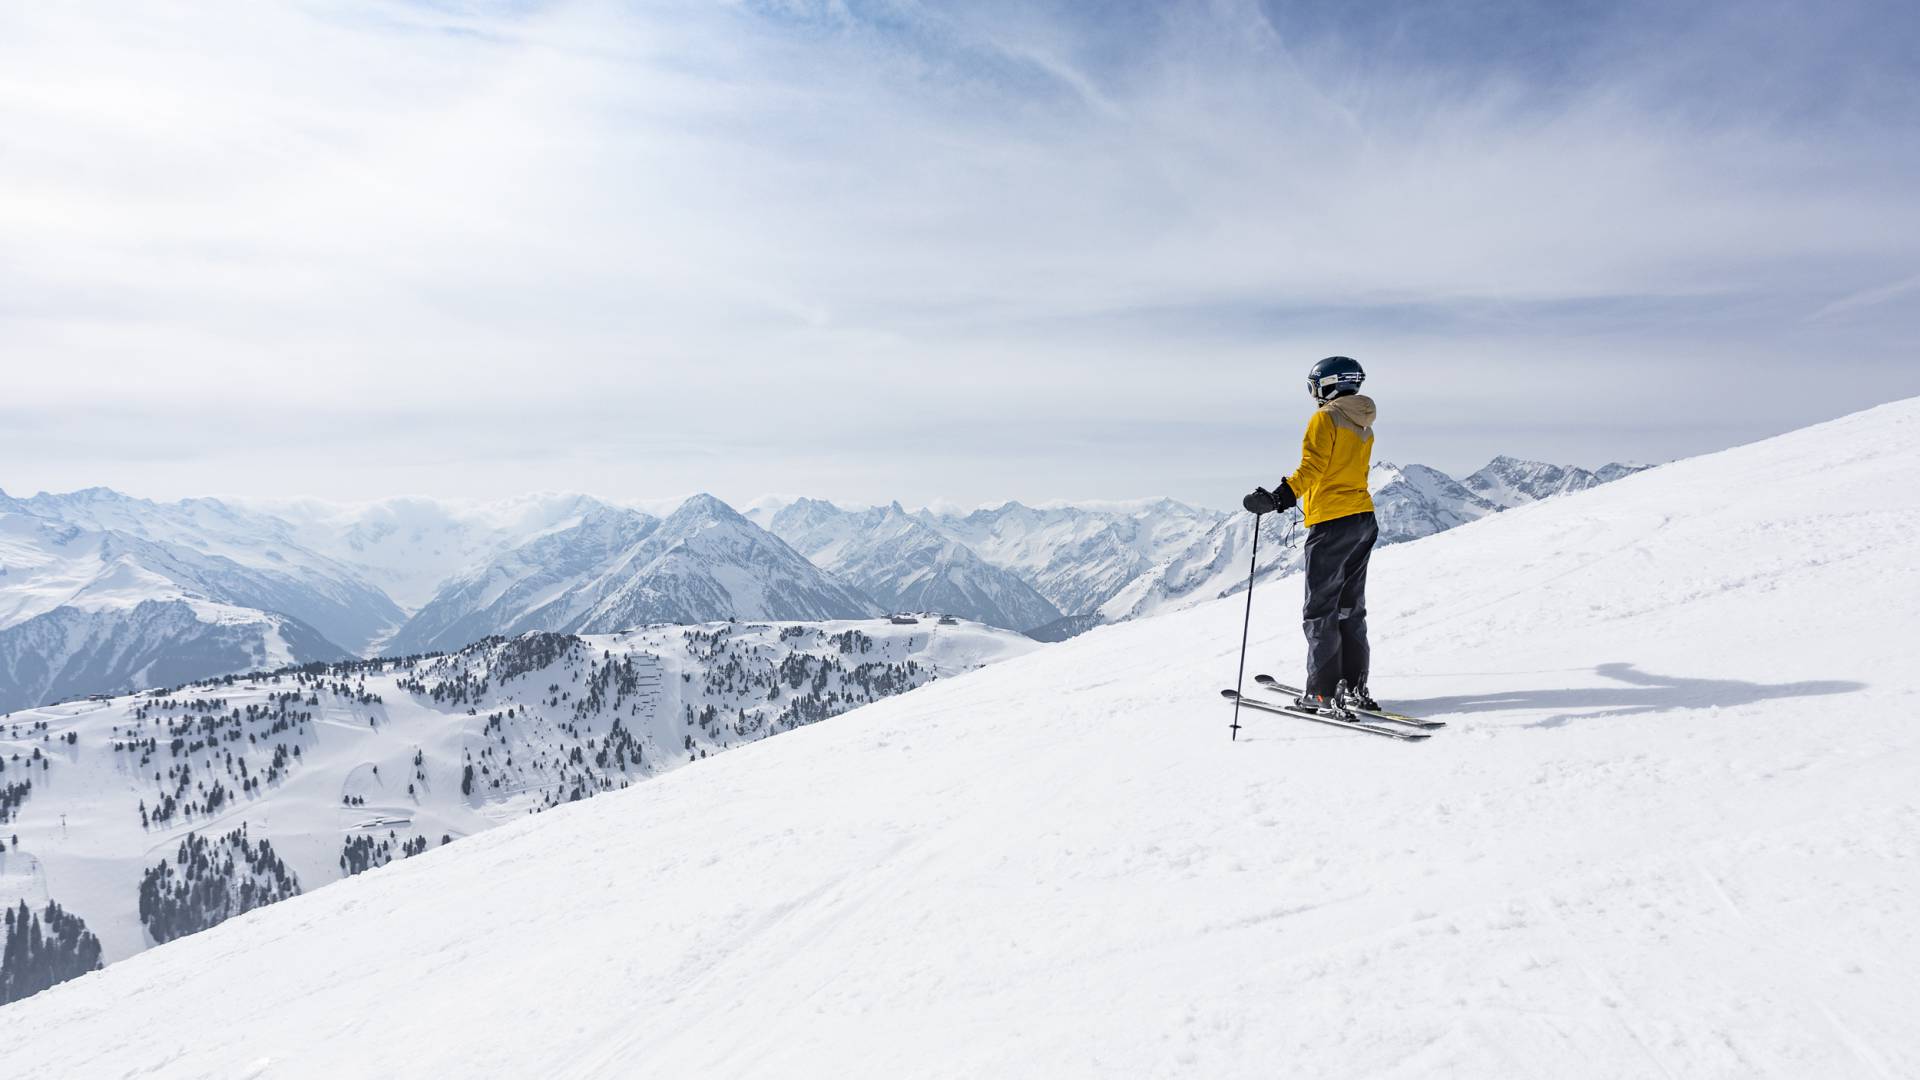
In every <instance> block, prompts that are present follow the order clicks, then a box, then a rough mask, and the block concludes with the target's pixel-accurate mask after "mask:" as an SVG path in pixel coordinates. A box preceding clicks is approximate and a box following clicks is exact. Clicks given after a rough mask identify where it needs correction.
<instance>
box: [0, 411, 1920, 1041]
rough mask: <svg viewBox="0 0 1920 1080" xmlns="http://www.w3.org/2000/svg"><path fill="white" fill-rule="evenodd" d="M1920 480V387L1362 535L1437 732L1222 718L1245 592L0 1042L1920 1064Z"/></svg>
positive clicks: (900, 707) (832, 725) (484, 838)
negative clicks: (1725, 447) (1398, 737)
mask: <svg viewBox="0 0 1920 1080" xmlns="http://www.w3.org/2000/svg"><path fill="white" fill-rule="evenodd" d="M1915 476H1920V402H1916V401H1907V402H1900V403H1896V404H1894V405H1890V406H1886V407H1883V408H1880V409H1877V410H1874V411H1872V412H1869V413H1864V414H1860V415H1857V416H1853V417H1849V418H1846V419H1843V420H1840V421H1836V422H1834V423H1831V424H1826V425H1823V426H1821V427H1818V428H1814V429H1809V430H1807V431H1804V432H1799V433H1796V434H1793V435H1789V436H1786V437H1783V438H1780V439H1776V440H1772V441H1769V442H1766V443H1761V444H1758V445H1755V446H1751V447H1746V448H1742V449H1739V450H1735V451H1730V452H1728V453H1724V454H1719V455H1714V456H1712V457H1708V458H1701V459H1696V460H1694V461H1689V462H1683V463H1680V464H1677V465H1672V466H1668V467H1664V468H1661V469H1657V470H1654V471H1652V472H1649V473H1645V474H1642V475H1639V476H1633V477H1629V478H1627V479H1625V480H1622V481H1619V482H1618V483H1616V484H1613V485H1609V486H1606V487H1603V488H1598V489H1595V490H1593V491H1590V492H1587V493H1584V494H1581V495H1578V496H1575V497H1571V498H1567V499H1562V500H1553V501H1549V502H1544V503H1540V504H1536V505H1532V506H1526V507H1522V508H1520V509H1518V510H1514V511H1511V512H1509V513H1505V514H1501V515H1498V516H1496V517H1492V518H1488V519H1486V520H1483V521H1480V522H1477V523H1474V524H1471V525H1467V526H1464V527H1462V528H1460V529H1457V530H1454V531H1451V532H1447V533H1445V534H1442V535H1440V536H1436V537H1433V538H1430V539H1427V540H1423V541H1419V542H1415V543H1412V544H1407V545H1402V546H1397V547H1394V548H1390V549H1386V550H1383V551H1381V552H1380V553H1379V554H1378V555H1377V556H1376V558H1375V562H1374V579H1373V581H1374V585H1373V597H1372V609H1373V618H1372V622H1373V630H1374V636H1375V640H1376V646H1377V651H1378V660H1377V670H1376V679H1375V682H1376V689H1377V690H1378V691H1379V692H1380V693H1381V694H1382V696H1384V697H1387V698H1390V699H1392V700H1393V701H1395V702H1396V703H1398V704H1400V705H1402V706H1405V707H1406V708H1408V709H1411V710H1414V711H1417V712H1422V713H1426V714H1432V715H1437V716H1441V717H1443V718H1445V719H1447V720H1448V721H1449V723H1450V726H1449V727H1448V728H1447V729H1445V730H1444V731H1442V732H1441V733H1440V734H1439V735H1438V736H1437V737H1435V738H1434V739H1432V740H1430V741H1428V742H1426V743H1419V744H1402V743H1397V742H1393V741H1390V740H1386V739H1379V738H1375V737H1372V736H1366V735H1354V734H1348V733H1345V732H1339V731H1333V730H1331V729H1322V728H1319V727H1316V726H1314V725H1311V724H1308V723H1305V722H1301V721H1296V720H1291V719H1287V718H1283V717H1269V716H1264V715H1248V716H1244V717H1243V722H1244V723H1246V724H1247V727H1246V729H1245V730H1244V731H1243V732H1242V733H1241V735H1242V737H1241V740H1240V741H1239V742H1238V743H1230V742H1229V741H1228V739H1227V728H1226V725H1227V713H1228V710H1229V706H1227V705H1225V704H1224V703H1223V702H1221V701H1220V700H1219V699H1218V698H1217V697H1216V696H1215V694H1216V691H1217V690H1218V688H1219V687H1220V686H1221V685H1223V684H1226V683H1228V682H1230V681H1231V677H1232V672H1233V667H1234V660H1235V655H1236V650H1237V647H1238V645H1239V632H1240V613H1241V608H1240V600H1239V599H1238V598H1228V599H1225V600H1221V601H1218V602H1214V603H1210V604H1207V605H1204V606H1201V607H1198V608H1194V609H1191V610H1188V611H1184V612H1179V613H1176V614H1172V615H1168V616H1164V617H1161V618H1156V619H1149V620H1144V621H1141V622H1138V623H1132V624H1126V625H1122V626H1116V627H1111V628H1107V629H1103V630H1099V631H1095V632H1094V633H1091V634H1089V635H1087V636H1085V637H1083V638H1079V639H1076V640H1074V641H1072V642H1068V643H1066V644H1063V645H1059V646H1055V647H1052V648H1049V649H1044V650H1041V651H1039V652H1037V653H1034V654H1031V655H1029V656H1026V657H1023V658H1020V659H1015V660H1009V661H1007V662H1005V663H1002V664H999V665H996V666H994V667H991V668H988V669H986V670H984V671H981V672H978V673H975V674H972V675H968V676H963V677H960V678H956V679H952V680H943V681H941V682H938V683H936V684H934V685H932V686H930V687H927V688H925V689H922V690H918V691H915V692H913V693H911V694H907V695H904V696H902V697H899V698H894V699H891V700H888V701H886V702H882V703H880V704H877V705H874V706H870V707H867V708H864V709H861V710H857V711H855V712H853V713H849V714H847V715H845V716H842V717H839V718H837V719H834V720H831V721H828V722H825V723H822V724H818V725H815V726H812V727H808V728H804V729H801V730H799V731H796V732H793V733H790V734H786V735H782V736H780V737H779V738H776V739H771V740H768V741H766V742H763V743H759V744H756V745H753V746H750V747H746V748H743V749H739V750H735V751H733V752H730V753H728V754H725V755H722V756H720V757H718V758H716V759H713V760H710V761H706V762H702V763H700V764H697V765H695V766H692V767H688V768H685V769H681V770H678V771H676V772H673V773H671V774H669V775H666V776H664V777H661V778H659V779H657V780H653V781H649V782H647V783H645V784H642V785H639V786H637V787H635V788H634V789H632V790H629V791H626V792H622V793H617V794H613V795H608V796H604V797H601V798H597V799H593V800H591V801H588V802H584V803H580V804H576V805H573V806H570V807H566V808H563V809H560V810H557V811H554V812H552V813H548V814H544V815H541V816H539V817H536V818H530V819H527V820H523V821H520V822H516V823H514V824H511V825H507V826H504V827H502V828H499V829H496V830H493V831H491V832H488V833H485V834H483V835H480V836H476V837H473V838H471V839H468V840H465V841H463V842H461V843H459V844H456V845H453V846H451V847H448V848H445V849H442V850H435V851H431V852H429V853H428V854H426V855H424V856H422V857H419V858H415V859H410V860H406V861H404V862H400V863H396V864H394V865H392V866H389V867H387V868H385V869H382V870H375V871H373V872H370V873H368V874H365V875H362V876H360V877H356V878H353V879H351V880H349V881H346V882H342V883H340V884H338V885H333V886H329V887H327V888H324V889H321V890H318V891H316V892H313V893H310V894H308V895H305V896H302V897H299V898H297V899H294V900H291V901H288V902H285V903H282V904H279V905H276V906H273V907H269V908H267V909H264V910H262V911H258V912H254V913H252V914H250V915H247V916H244V917H242V918H239V919H235V920H233V921H231V922H228V923H226V924H225V925H222V926H220V927H217V928H215V929H213V930H211V931H208V932H206V933H203V934H200V935H197V936H194V937H190V938H187V939H184V940H182V941H179V942H176V943H173V944H169V945H166V946H163V947H161V948H158V949H154V950H152V951H149V952H147V953H144V954H142V955H140V956H137V957H134V958H133V959H131V960H128V961H126V962H124V963H120V964H116V965H114V966H112V967H111V968H109V969H108V970H106V971H104V972H101V973H98V974H94V975H90V976H86V977H83V978H81V979H79V980H76V981H74V982H72V983H68V984H66V985H64V986H60V987H56V988H55V989H54V990H52V991H50V992H48V993H45V994H42V995H39V996H38V997H35V998H31V999H29V1000H27V1001H25V1002H22V1003H19V1004H16V1005H14V1006H11V1007H9V1008H8V1009H6V1010H5V1011H4V1012H0V1030H3V1031H4V1036H3V1037H0V1041H4V1044H5V1047H4V1054H5V1058H4V1061H5V1066H6V1067H5V1071H6V1072H7V1073H8V1074H9V1075H17V1076H22V1077H26V1076H35V1077H39V1076H46V1077H53V1076H61V1077H68V1076H115V1077H118V1076H144V1075H159V1076H220V1077H233V1076H260V1077H295V1076H298V1077H344V1076H354V1077H360V1076H407V1077H475V1076H501V1077H520V1076H552V1077H626V1076H636V1075H650V1076H756V1077H791V1076H848V1075H857V1076H887V1077H892V1076H952V1077H980V1076H1044V1077H1059V1076H1102V1077H1104V1076H1199V1077H1236V1076H1248V1077H1271V1076H1301V1077H1428V1076H1455V1077H1473V1078H1479V1077H1489V1076H1515V1077H1522V1076H1524V1077H1539V1076H1554V1077H1645V1076H1654V1077H1659V1076H1672V1077H1752V1076H1779V1077H1910V1076H1916V1075H1920V1024H1916V1023H1915V1022H1914V1013H1915V1007H1916V1005H1920V986H1917V984H1916V981H1915V979H1914V975H1913V973H1914V971H1915V970H1920V813H1917V812H1916V806H1915V799H1916V795H1915V792H1916V784H1915V779H1916V777H1920V728H1917V727H1916V724H1915V720H1916V716H1915V713H1916V711H1920V693H1916V688H1917V686H1920V665H1917V664H1915V662H1914V646H1915V644H1916V641H1917V640H1920V634H1917V631H1920V540H1916V537H1920V495H1917V494H1916V491H1915V488H1916V485H1915V484H1914V483H1913V478H1914V477H1915ZM1299 598H1300V597H1299V588H1298V585H1297V582H1294V581H1291V580H1289V581H1285V582H1282V583H1279V584H1276V585H1274V586H1271V587H1267V586H1263V588H1262V591H1261V592H1260V593H1259V594H1258V595H1257V597H1256V603H1255V614H1254V618H1255V623H1254V655H1255V656H1256V657H1257V658H1258V659H1257V661H1256V664H1255V665H1254V666H1255V668H1256V669H1268V670H1276V671H1279V672H1283V673H1288V674H1292V673H1296V672H1297V671H1298V669H1299V666H1300V659H1301V651H1302V649H1301V645H1300V643H1299V640H1298V639H1299V633H1298V628H1297V606H1298V603H1299Z"/></svg>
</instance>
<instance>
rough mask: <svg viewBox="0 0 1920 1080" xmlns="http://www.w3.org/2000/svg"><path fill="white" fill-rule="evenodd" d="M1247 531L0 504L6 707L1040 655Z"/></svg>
mask: <svg viewBox="0 0 1920 1080" xmlns="http://www.w3.org/2000/svg"><path fill="white" fill-rule="evenodd" d="M1631 471H1633V467H1631V466H1620V465H1611V466H1608V467H1607V468H1606V469H1603V470H1601V471H1599V472H1598V473H1594V472H1587V471H1584V470H1580V469H1568V468H1564V467H1560V466H1553V465H1546V464H1541V463H1536V462H1523V461H1517V460H1515V459H1511V458H1504V457H1503V458H1498V459H1496V460H1495V461H1493V462H1492V463H1490V464H1489V465H1488V466H1487V467H1486V468H1485V469H1482V470H1480V471H1479V472H1477V473H1475V474H1473V475H1472V476H1470V477H1468V478H1466V479H1465V480H1464V481H1455V480H1454V479H1452V478H1451V477H1448V476H1446V475H1445V474H1443V473H1440V472H1438V471H1436V470H1433V469H1428V468H1425V467H1423V466H1417V465H1416V466H1406V467H1404V468H1400V467H1395V466H1392V465H1385V464H1382V465H1380V466H1377V467H1376V469H1375V471H1374V478H1373V479H1374V487H1375V489H1376V491H1377V493H1378V496H1379V502H1380V515H1381V523H1382V535H1383V539H1385V540H1386V541H1387V542H1397V541H1402V540H1410V539H1415V538H1417V537H1420V536H1426V535H1431V534H1432V533H1435V532H1439V531H1443V530H1445V529H1448V528H1452V527H1454V526H1456V525H1459V524H1462V523H1464V522H1467V521H1472V520H1475V519H1477V518H1480V517H1484V516H1486V515H1488V514H1491V513H1495V512H1497V511H1499V510H1502V509H1506V508H1508V507H1512V506H1516V505H1520V504H1523V503H1525V502H1529V501H1534V500H1537V499H1541V498H1547V497H1551V496H1553V495H1557V494H1563V493H1566V492H1570V491H1578V490H1583V489H1584V488H1587V487H1591V486H1593V485H1595V484H1598V483H1602V482H1605V480H1607V479H1611V478H1615V477H1617V476H1620V475H1625V474H1626V473H1628V472H1631ZM1290 520H1294V519H1289V518H1270V519H1269V520H1268V522H1267V526H1268V528H1269V529H1270V530H1271V533H1270V535H1271V537H1272V541H1273V542H1272V545H1271V547H1269V548H1265V549H1263V552H1262V572H1263V573H1274V572H1284V571H1285V570H1286V569H1288V568H1290V567H1292V566H1293V565H1295V564H1296V563H1297V561H1298V557H1299V541H1300V535H1299V530H1298V528H1297V527H1295V526H1292V525H1289V524H1288V522H1289V521H1290ZM1249 524H1250V522H1249V520H1248V519H1247V517H1246V516H1245V515H1244V514H1241V513H1237V512H1235V513H1227V512H1222V511H1217V510H1210V509H1203V508H1197V507H1192V506H1187V505H1185V504H1182V503H1179V502H1176V501H1174V500H1170V499H1160V500H1145V501H1141V502H1137V503H1127V504H1086V505H1078V506H1076V505H1050V506H1043V507H1030V506H1026V505H1023V504H1020V503H1016V502H1009V503H1005V504H1003V505H1000V506H997V507H985V508H981V509H978V510H975V511H972V512H970V513H950V512H936V511H933V510H930V509H922V510H917V511H908V510H907V509H906V508H904V507H902V506H900V505H899V504H898V503H894V504H890V505H887V506H882V507H873V508H865V507H863V508H842V507H838V506H835V505H833V504H831V503H828V502H823V501H820V500H813V499H797V500H784V501H765V502H762V503H760V504H758V505H756V506H755V507H754V508H753V509H752V510H751V512H750V513H748V514H744V515H743V514H741V513H738V512H736V511H735V510H734V509H733V508H732V507H730V506H728V505H727V504H726V503H724V502H722V501H721V500H719V499H716V498H714V497H712V496H710V495H698V496H694V497H693V498H690V499H688V500H686V501H685V502H684V503H683V504H682V505H680V506H679V507H678V508H677V509H675V510H674V511H673V512H671V513H669V514H667V515H666V516H665V517H656V516H654V515H652V514H649V513H646V512H644V511H641V510H638V509H635V508H632V507H629V506H622V505H618V504H615V503H611V502H608V501H605V500H602V499H598V498H594V497H592V496H588V495H580V494H554V495H533V496H525V497H520V498H515V499H508V500H502V501H499V502H496V503H490V504H480V505H474V504H463V503H454V502H442V501H438V500H433V499H425V498H395V499H385V500H380V501H377V502H373V503H367V504H361V505H355V506H342V505H334V504H328V503H323V502H319V501H315V500H305V499H296V500H285V501H276V502H249V503H236V502H229V501H223V500H218V499H207V498H199V499H184V500H181V501H179V502H174V503H161V502H154V501H151V500H147V499H140V498H136V497H132V496H128V495H123V494H120V493H118V492H114V491H110V490H107V489H104V488H90V489H87V490H83V491H77V492H72V493H68V494H64V495H53V494H40V495H35V496H33V497H31V498H25V499H21V498H14V497H10V496H7V495H6V494H5V493H4V492H0V711H4V710H8V709H15V708H20V707H23V706H27V705H35V704H40V703H43V702H47V701H52V700H58V699H63V698H71V697H75V696H83V695H86V694H93V693H109V692H117V691H122V690H131V689H140V688H144V687H150V686H164V685H172V684H176V683H179V682H181V681H184V680H187V679H192V678H200V677H204V676H210V675H218V674H224V673H229V672H238V671H247V670H256V669H263V668H271V667H275V666H280V665H285V664H300V663H308V662H313V661H332V660H337V659H342V658H345V657H349V656H370V655H403V654H407V653H417V652H426V651H446V650H453V649H458V648H461V647H463V646H465V645H467V644H469V643H471V642H474V641H477V640H479V639H481V638H483V637H486V636H489V635H494V634H508V635H511V634H517V633H522V632H525V631H529V630H550V631H558V632H564V633H608V632H613V631H618V630H624V629H629V628H632V627H638V626H644V625H648V624H653V623H681V624H689V623H702V622H712V621H718V620H726V619H741V620H798V621H817V620H828V619H848V618H860V617H871V616H876V615H879V614H882V613H884V612H887V611H896V610H918V611H940V612H947V613H950V614H953V615H955V616H958V617H960V618H963V619H968V620H972V621H977V622H981V623H985V624H987V625H990V626H997V627H1002V628H1006V629H1011V630H1018V631H1023V632H1031V633H1032V634H1033V635H1034V636H1035V637H1038V638H1042V639H1046V640H1056V639H1059V638H1063V637H1067V636H1071V635H1072V634H1074V633H1078V632H1080V631H1083V630H1085V629H1087V628H1089V627H1091V626H1095V625H1100V624H1102V623H1110V622H1119V621H1125V620H1127V619H1131V618H1137V617H1140V616H1142V615H1147V614H1153V613H1156V612H1161V611H1167V610H1173V609H1177V608H1179V607H1182V606H1186V605H1188V604H1192V603H1197V602H1199V601H1201V600H1205V599H1209V598H1212V597H1214V596H1219V595H1223V594H1225V593H1228V592H1231V591H1233V590H1235V589H1237V588H1239V587H1241V586H1242V584H1243V583H1244V574H1245V571H1244V567H1245V565H1246V561H1245V550H1244V549H1245V546H1246V544H1247V543H1248V542H1250V539H1251V533H1250V529H1249ZM1236 567H1237V568H1238V569H1236Z"/></svg>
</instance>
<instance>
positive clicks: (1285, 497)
mask: <svg viewBox="0 0 1920 1080" xmlns="http://www.w3.org/2000/svg"><path fill="white" fill-rule="evenodd" d="M1273 504H1274V506H1275V507H1276V508H1277V509H1280V510H1291V509H1293V508H1294V507H1296V506H1299V505H1300V497H1299V496H1298V495H1295V494H1294V493H1293V485H1292V484H1289V483H1287V482H1286V481H1285V480H1282V481H1280V489H1279V490H1278V491H1275V492H1274V493H1273Z"/></svg>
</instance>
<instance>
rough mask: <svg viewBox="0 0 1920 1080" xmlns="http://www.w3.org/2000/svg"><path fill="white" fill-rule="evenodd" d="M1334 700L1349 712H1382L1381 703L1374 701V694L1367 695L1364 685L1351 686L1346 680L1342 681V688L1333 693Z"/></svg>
mask: <svg viewBox="0 0 1920 1080" xmlns="http://www.w3.org/2000/svg"><path fill="white" fill-rule="evenodd" d="M1333 699H1334V700H1335V701H1337V702H1339V703H1340V704H1341V705H1343V706H1345V707H1346V708H1347V709H1349V710H1354V709H1358V710H1361V711H1364V712H1379V711H1380V703H1379V702H1377V701H1375V700H1373V695H1372V694H1369V693H1367V687H1366V684H1364V683H1362V684H1361V685H1359V686H1349V685H1347V681H1346V680H1345V679H1342V680H1340V688H1339V689H1337V690H1335V691H1334V692H1333Z"/></svg>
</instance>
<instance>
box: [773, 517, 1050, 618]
mask: <svg viewBox="0 0 1920 1080" xmlns="http://www.w3.org/2000/svg"><path fill="white" fill-rule="evenodd" d="M765 524H766V527H767V530H768V531H769V532H772V533H773V534H774V535H775V536H778V537H780V538H781V539H782V540H785V541H786V542H787V543H789V544H791V545H793V547H794V549H795V550H797V551H799V552H800V553H801V554H802V555H805V556H806V557H807V558H809V559H811V560H813V561H814V562H815V563H817V564H818V565H820V566H821V567H824V568H825V569H827V570H830V571H832V572H833V573H835V574H837V575H839V576H840V577H841V578H842V579H844V580H845V581H847V582H849V583H851V584H852V585H854V586H855V587H857V588H859V589H860V590H861V591H862V592H864V593H866V594H867V595H868V596H870V597H872V598H873V599H874V600H875V601H877V602H879V603H880V604H882V605H883V606H885V607H887V608H889V609H899V610H932V611H945V612H951V613H952V614H954V615H957V616H959V617H961V618H963V619H975V620H978V621H980V622H984V623H988V624H990V625H993V626H1004V627H1008V628H1010V629H1015V630H1026V629H1029V628H1031V627H1035V626H1042V625H1045V624H1046V623H1050V622H1052V621H1053V620H1055V619H1058V618H1059V617H1060V612H1059V610H1058V609H1057V608H1055V607H1054V606H1053V605H1052V604H1051V603H1049V602H1048V601H1047V598H1046V597H1044V596H1042V595H1040V593H1039V592H1038V591H1036V590H1035V588H1034V587H1033V586H1032V585H1030V584H1028V583H1027V582H1026V580H1024V579H1023V578H1022V577H1021V576H1020V575H1019V574H1017V573H1015V572H1014V571H1013V570H1011V569H1007V568H1003V567H999V566H995V565H993V564H992V563H990V562H988V561H987V560H986V559H985V558H982V557H981V556H980V555H979V554H977V553H975V552H974V551H973V550H972V549H970V548H968V547H967V546H966V545H965V544H962V543H960V542H958V541H956V540H954V539H953V538H951V537H949V536H947V535H945V534H943V533H942V532H941V531H940V530H939V529H937V528H934V527H933V526H931V525H929V524H927V523H926V522H925V521H922V520H920V519H919V518H916V517H913V516H911V515H909V514H908V513H907V512H906V511H905V510H904V509H902V508H901V506H900V504H899V503H894V504H892V505H890V506H882V507H875V508H873V509H869V510H859V511H853V510H841V509H839V508H838V507H835V506H834V505H833V504H832V503H827V502H822V501H821V500H819V499H799V500H796V501H795V502H793V503H792V504H790V505H788V506H786V507H784V508H782V509H781V510H779V511H778V512H777V513H771V514H767V515H765Z"/></svg>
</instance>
